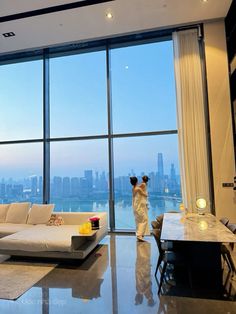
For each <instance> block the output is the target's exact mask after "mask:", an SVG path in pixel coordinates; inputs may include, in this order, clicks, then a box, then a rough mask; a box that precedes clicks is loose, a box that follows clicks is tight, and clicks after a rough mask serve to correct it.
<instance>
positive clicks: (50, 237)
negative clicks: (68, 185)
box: [0, 203, 108, 259]
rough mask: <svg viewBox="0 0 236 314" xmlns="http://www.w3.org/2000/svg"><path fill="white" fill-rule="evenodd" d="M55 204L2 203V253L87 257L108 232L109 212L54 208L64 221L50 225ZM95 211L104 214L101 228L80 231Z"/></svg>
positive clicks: (98, 215)
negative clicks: (85, 232)
mask: <svg viewBox="0 0 236 314" xmlns="http://www.w3.org/2000/svg"><path fill="white" fill-rule="evenodd" d="M53 207H54V205H52V204H48V205H37V204H34V205H33V206H32V208H30V203H12V204H10V205H5V204H4V205H3V204H2V205H0V254H7V255H17V256H35V257H50V258H72V259H83V258H85V257H86V256H87V255H88V254H89V253H90V252H91V251H92V250H93V249H94V248H95V247H96V246H97V244H98V243H99V242H100V241H101V240H102V239H103V238H104V237H105V236H106V235H107V232H108V228H107V213H106V212H73V213H71V212H70V213H65V212H63V213H61V212H53V214H55V215H58V216H61V217H62V219H63V221H64V224H63V225H59V226H57V225H47V222H48V221H49V219H50V216H51V213H52V210H53ZM4 213H5V214H4ZM4 215H5V217H4ZM94 215H96V216H97V217H99V218H100V228H99V229H98V230H94V231H92V232H91V233H89V234H80V233H79V230H78V229H79V225H81V224H83V223H85V222H87V221H88V219H89V218H91V217H92V216H94Z"/></svg>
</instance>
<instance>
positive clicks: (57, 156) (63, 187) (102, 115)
mask: <svg viewBox="0 0 236 314" xmlns="http://www.w3.org/2000/svg"><path fill="white" fill-rule="evenodd" d="M50 117H51V119H50V134H51V145H50V151H51V152H50V156H51V159H50V168H51V175H50V177H51V186H50V201H51V202H53V203H55V205H56V210H58V211H107V212H109V210H108V208H109V206H108V150H107V86H106V51H105V50H102V51H97V52H87V53H81V54H76V55H71V56H64V57H56V58H52V59H51V60H50ZM72 137H73V139H71V138H72ZM104 137H105V138H104ZM53 139H56V141H53Z"/></svg>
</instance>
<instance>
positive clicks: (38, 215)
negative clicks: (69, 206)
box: [27, 204, 55, 225]
mask: <svg viewBox="0 0 236 314" xmlns="http://www.w3.org/2000/svg"><path fill="white" fill-rule="evenodd" d="M54 207H55V205H54V204H33V205H32V207H31V210H30V212H29V217H28V221H27V224H31V225H37V224H46V223H47V222H48V219H49V218H50V216H51V213H52V211H53V209H54Z"/></svg>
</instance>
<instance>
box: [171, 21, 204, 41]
mask: <svg viewBox="0 0 236 314" xmlns="http://www.w3.org/2000/svg"><path fill="white" fill-rule="evenodd" d="M188 29H197V35H198V38H199V39H200V38H202V37H203V32H202V24H195V25H186V26H180V27H178V28H176V30H175V31H176V32H180V31H183V30H188Z"/></svg>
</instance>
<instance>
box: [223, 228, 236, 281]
mask: <svg viewBox="0 0 236 314" xmlns="http://www.w3.org/2000/svg"><path fill="white" fill-rule="evenodd" d="M227 228H228V229H229V230H230V231H231V232H232V233H234V234H236V224H229V223H228V224H227ZM233 249H234V243H229V245H227V244H222V245H221V255H222V257H223V259H224V260H225V262H226V263H227V265H228V268H229V270H230V271H232V272H233V274H232V276H233V275H234V274H235V273H236V267H235V264H234V260H233V258H232V255H231V252H232V251H233Z"/></svg>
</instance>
